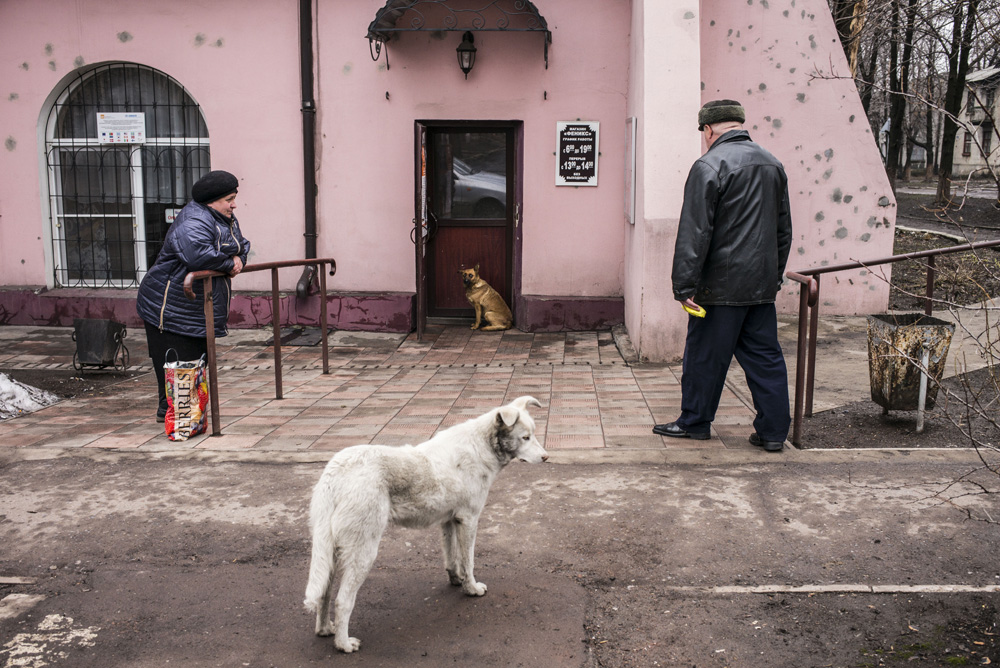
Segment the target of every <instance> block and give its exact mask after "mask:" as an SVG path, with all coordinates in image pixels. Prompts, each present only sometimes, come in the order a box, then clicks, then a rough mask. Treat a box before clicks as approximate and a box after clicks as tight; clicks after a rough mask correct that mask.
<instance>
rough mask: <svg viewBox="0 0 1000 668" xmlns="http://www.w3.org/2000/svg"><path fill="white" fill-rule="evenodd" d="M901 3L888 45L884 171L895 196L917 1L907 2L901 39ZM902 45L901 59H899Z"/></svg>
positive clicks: (896, 3) (894, 14) (896, 6)
mask: <svg viewBox="0 0 1000 668" xmlns="http://www.w3.org/2000/svg"><path fill="white" fill-rule="evenodd" d="M900 1H901V0H892V33H891V34H892V38H891V41H890V42H889V91H890V96H891V97H890V99H891V103H890V105H889V145H888V149H887V151H886V164H885V171H886V174H887V175H888V176H889V185H890V186H891V187H892V191H893V192H896V177H897V176H898V172H899V156H900V152H901V150H902V144H903V136H904V135H903V130H904V125H905V115H906V101H907V100H906V95H907V94H908V93H909V92H910V60H911V58H912V57H913V31H914V27H915V23H916V15H917V0H906V1H907V6H906V18H905V21H906V24H905V27H904V28H903V36H902V38H901V37H900V32H899V31H900V24H899V22H900V16H899V14H900ZM901 42H902V45H903V55H902V59H901V60H900V59H899V58H898V52H899V45H900V43H901Z"/></svg>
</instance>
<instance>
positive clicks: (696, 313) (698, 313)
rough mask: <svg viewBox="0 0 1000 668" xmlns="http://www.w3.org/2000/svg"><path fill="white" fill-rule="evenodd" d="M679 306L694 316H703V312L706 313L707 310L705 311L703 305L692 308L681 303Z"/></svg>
mask: <svg viewBox="0 0 1000 668" xmlns="http://www.w3.org/2000/svg"><path fill="white" fill-rule="evenodd" d="M681 308H682V309H684V310H685V311H687V312H688V313H690V314H691V315H693V316H694V317H696V318H704V317H705V313H707V311H705V307H704V306H699V307H698V308H697V309H693V308H691V307H690V306H688V305H687V304H681Z"/></svg>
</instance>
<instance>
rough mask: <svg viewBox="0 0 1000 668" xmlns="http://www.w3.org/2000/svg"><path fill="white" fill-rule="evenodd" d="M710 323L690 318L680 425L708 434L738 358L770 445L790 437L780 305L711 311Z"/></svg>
mask: <svg viewBox="0 0 1000 668" xmlns="http://www.w3.org/2000/svg"><path fill="white" fill-rule="evenodd" d="M705 310H706V312H707V313H706V315H705V317H704V318H696V317H694V316H688V331H687V342H686V343H685V346H684V366H683V375H682V376H681V392H682V396H681V416H680V417H679V418H678V419H677V426H679V427H681V428H682V429H684V430H685V431H687V432H691V433H700V434H707V433H708V432H709V431H710V430H711V427H712V421H713V420H714V419H715V412H716V410H717V409H718V408H719V399H720V398H721V397H722V390H723V388H724V387H725V385H726V373H727V372H728V371H729V364H730V362H732V359H733V355H735V356H736V360H737V361H738V362H739V363H740V366H742V367H743V371H744V373H745V374H746V378H747V385H748V386H749V387H750V393H751V395H752V396H753V405H754V408H755V409H756V411H757V417H756V419H755V420H754V422H753V426H754V429H755V430H756V431H757V435H758V436H759V437H760V438H761V440H764V441H777V442H783V441H784V440H785V439H786V438H787V437H788V427H789V424H790V423H791V417H790V415H789V411H788V371H787V369H786V368H785V358H784V355H782V353H781V346H780V345H779V344H778V323H777V317H776V312H775V309H774V304H754V305H752V306H711V305H709V306H706V307H705Z"/></svg>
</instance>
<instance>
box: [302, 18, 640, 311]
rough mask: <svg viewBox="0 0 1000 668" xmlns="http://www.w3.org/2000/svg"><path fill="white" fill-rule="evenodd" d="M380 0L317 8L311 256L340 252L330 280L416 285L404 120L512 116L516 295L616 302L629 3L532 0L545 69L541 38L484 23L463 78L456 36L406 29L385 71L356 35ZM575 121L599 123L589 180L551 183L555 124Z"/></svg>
mask: <svg viewBox="0 0 1000 668" xmlns="http://www.w3.org/2000/svg"><path fill="white" fill-rule="evenodd" d="M384 4H385V3H384V2H379V1H378V0H374V1H369V0H366V1H364V2H341V3H338V4H337V5H336V7H337V11H335V12H334V11H328V10H325V9H324V8H325V7H326V5H324V6H323V7H321V8H320V11H319V16H318V24H317V32H318V35H319V40H320V42H321V46H320V49H319V58H318V71H319V95H318V97H319V98H320V99H321V100H322V105H321V112H320V119H319V121H320V127H321V135H322V140H321V141H322V149H321V150H320V154H321V155H322V164H321V166H320V169H319V183H320V187H319V191H320V198H319V209H320V219H321V222H320V231H319V235H320V236H319V246H320V250H319V253H320V254H321V255H322V254H324V253H329V254H331V255H333V256H334V257H336V258H337V266H338V269H337V276H336V278H335V281H334V283H335V285H336V287H338V288H342V289H345V290H410V291H412V290H413V289H414V249H413V244H412V243H411V241H410V230H411V228H412V222H411V221H412V219H413V215H414V210H413V209H414V204H413V202H414V148H413V147H414V127H413V124H414V119H422V120H440V119H449V120H455V119H461V120H497V121H507V120H521V121H523V122H524V162H523V169H524V172H523V183H524V204H523V208H522V211H521V225H523V235H524V237H523V238H524V240H523V258H522V259H523V265H522V267H523V270H522V277H521V278H522V291H523V293H524V294H530V295H577V296H584V297H586V296H609V295H610V296H616V297H621V295H622V275H623V269H622V253H623V244H624V240H623V236H622V230H621V202H622V196H623V195H622V192H623V183H622V162H623V160H624V156H623V153H622V151H623V144H624V128H623V122H624V121H623V118H624V114H625V95H626V93H627V71H628V51H627V50H626V49H625V48H623V45H626V44H628V39H629V37H628V36H629V11H628V7H629V3H628V0H573V2H539V3H536V6H538V8H539V10H540V11H541V13H542V14H543V15H544V17H545V19H546V21H547V22H548V26H549V29H550V30H551V31H552V44H551V45H550V47H549V66H548V69H546V68H545V60H544V57H543V55H544V49H543V45H544V43H543V38H542V35H541V34H539V33H497V32H480V33H477V34H476V47H477V49H478V55H477V59H476V65H475V68H474V69H473V70H472V72H471V73H470V74H469V78H468V80H466V79H465V78H464V77H463V75H462V72H461V70H460V69H459V68H458V64H457V60H456V56H455V47H457V46H458V44H459V42H460V41H461V33H460V32H445V33H429V32H422V33H406V34H404V35H402V36H401V37H400V38H399V39H397V40H392V41H391V42H389V44H388V46H387V49H388V51H389V69H388V70H386V68H385V56H384V55H383V56H382V58H381V59H380V60H379V61H378V62H373V61H372V60H371V57H370V55H369V48H368V42H367V41H366V40H365V39H364V38H363V37H362V35H364V32H365V29H366V28H367V26H368V24H369V23H370V22H371V20H372V19H373V18H374V17H375V12H376V11H377V10H378V9H379V8H380V7H382V6H383V5H384ZM386 94H388V99H387V96H386ZM576 119H583V120H589V121H599V122H600V123H601V137H600V150H601V155H600V160H599V169H600V172H599V177H598V183H599V185H598V187H596V188H572V187H556V186H555V159H556V158H555V155H554V152H555V144H556V122H557V121H567V120H576ZM373 257H379V258H383V259H380V260H379V266H378V268H377V271H374V272H373V271H372V266H371V260H372V258H373ZM581 268H585V271H581Z"/></svg>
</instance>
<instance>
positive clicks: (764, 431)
mask: <svg viewBox="0 0 1000 668" xmlns="http://www.w3.org/2000/svg"><path fill="white" fill-rule="evenodd" d="M745 120H746V114H745V112H744V110H743V107H742V106H741V105H740V103H739V102H736V101H734V100H716V101H714V102H709V103H707V104H706V105H705V106H704V107H702V109H701V111H700V112H699V113H698V129H699V130H700V131H702V132H703V137H704V139H705V143H706V145H707V146H708V151H707V152H706V153H705V155H703V156H702V157H701V158H700V159H699V160H698V161H696V162H695V163H694V165H693V166H692V167H691V171H690V173H689V174H688V179H687V183H686V184H685V186H684V204H683V207H682V209H681V217H680V222H679V224H678V229H677V242H676V245H675V248H674V265H673V274H672V277H671V278H672V282H673V292H674V298H675V299H676V300H677V301H679V302H681V305H684V306H687V307H688V308H690V309H692V310H694V311H699V312H700V311H701V307H704V311H705V312H704V315H703V317H696V316H695V315H690V316H689V317H688V332H687V340H686V343H685V347H684V365H683V375H682V377H681V391H682V398H681V415H680V417H678V418H677V420H676V421H675V422H671V423H669V424H662V425H656V426H655V427H654V428H653V431H654V432H655V433H657V434H661V435H663V436H673V437H678V438H692V439H697V440H704V439H707V438H709V437H710V432H711V426H712V421H713V420H714V419H715V412H716V410H717V409H718V406H719V399H720V397H721V396H722V390H723V388H724V386H725V382H726V373H727V371H728V370H729V364H730V362H731V361H732V359H733V355H734V354H735V355H736V359H737V361H738V362H739V363H740V366H742V367H743V370H744V372H745V373H746V377H747V385H748V386H749V387H750V392H751V394H752V395H753V402H754V407H755V408H756V410H757V418H756V419H755V420H754V430H755V432H754V433H753V434H752V435H751V436H750V442H751V443H753V444H754V445H756V446H760V447H762V448H764V449H765V450H768V451H772V452H777V451H780V450H781V449H782V448H783V446H784V441H785V439H786V438H787V436H788V426H789V423H790V417H789V411H788V372H787V370H786V368H785V359H784V356H783V355H782V352H781V347H780V345H779V344H778V331H777V318H776V313H775V308H774V299H775V296H776V295H777V293H778V289H779V288H780V286H781V280H782V275H783V274H784V271H785V263H786V262H787V260H788V251H789V248H790V246H791V240H792V221H791V216H790V214H789V203H788V181H787V178H786V176H785V170H784V168H783V167H782V165H781V163H780V162H779V161H778V160H777V159H776V158H775V157H774V156H773V155H771V154H770V153H768V152H767V151H766V150H764V149H763V148H762V147H761V146H759V145H758V144H756V143H754V142H753V141H752V140H751V139H750V135H749V134H748V133H747V132H746V131H745V130H744V129H743V123H744V122H745Z"/></svg>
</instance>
